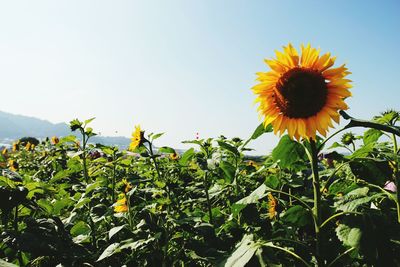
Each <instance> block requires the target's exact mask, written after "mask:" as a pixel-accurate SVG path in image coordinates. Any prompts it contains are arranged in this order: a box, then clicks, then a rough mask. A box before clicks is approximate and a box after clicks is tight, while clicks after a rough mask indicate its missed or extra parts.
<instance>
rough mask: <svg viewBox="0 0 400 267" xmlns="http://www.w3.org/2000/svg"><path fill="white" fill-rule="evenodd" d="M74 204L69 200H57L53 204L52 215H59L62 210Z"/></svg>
mask: <svg viewBox="0 0 400 267" xmlns="http://www.w3.org/2000/svg"><path fill="white" fill-rule="evenodd" d="M72 203H74V201H73V200H72V199H70V198H63V199H59V200H57V201H56V202H54V203H53V213H54V215H60V212H61V210H62V209H64V208H66V207H69V206H71V205H72Z"/></svg>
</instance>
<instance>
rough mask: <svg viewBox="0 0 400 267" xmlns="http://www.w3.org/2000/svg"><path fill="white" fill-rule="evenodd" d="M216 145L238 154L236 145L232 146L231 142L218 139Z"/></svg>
mask: <svg viewBox="0 0 400 267" xmlns="http://www.w3.org/2000/svg"><path fill="white" fill-rule="evenodd" d="M218 145H219V146H220V147H222V148H223V149H225V150H228V151H229V152H231V153H232V154H234V155H236V156H239V151H238V150H237V148H236V147H234V146H232V145H231V144H228V143H226V142H223V141H218Z"/></svg>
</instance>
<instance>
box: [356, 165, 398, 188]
mask: <svg viewBox="0 0 400 267" xmlns="http://www.w3.org/2000/svg"><path fill="white" fill-rule="evenodd" d="M350 168H351V172H352V173H353V174H354V176H356V177H357V178H358V179H362V180H365V181H367V182H369V183H373V184H376V185H379V186H384V184H385V183H386V181H387V180H388V179H389V177H390V176H391V174H392V170H391V168H390V166H389V164H388V162H387V161H382V160H374V159H360V160H357V161H352V162H350Z"/></svg>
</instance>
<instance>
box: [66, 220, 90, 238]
mask: <svg viewBox="0 0 400 267" xmlns="http://www.w3.org/2000/svg"><path fill="white" fill-rule="evenodd" d="M70 233H71V235H72V236H78V235H87V234H88V233H90V227H89V225H88V224H87V223H85V222H84V221H79V222H77V223H76V224H75V225H74V226H73V227H72V228H71V230H70Z"/></svg>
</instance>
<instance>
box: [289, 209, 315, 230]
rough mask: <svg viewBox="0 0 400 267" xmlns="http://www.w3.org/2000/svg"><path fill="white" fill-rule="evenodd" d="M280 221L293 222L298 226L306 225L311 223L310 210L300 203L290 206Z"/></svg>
mask: <svg viewBox="0 0 400 267" xmlns="http://www.w3.org/2000/svg"><path fill="white" fill-rule="evenodd" d="M282 221H283V222H285V223H289V224H294V225H296V226H298V227H303V226H306V225H307V224H309V223H311V221H312V217H311V214H310V211H309V210H307V209H306V208H304V207H303V206H300V205H295V206H293V207H290V208H289V209H288V210H287V211H286V212H285V214H284V215H283V217H282Z"/></svg>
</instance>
